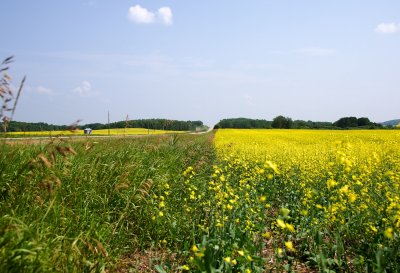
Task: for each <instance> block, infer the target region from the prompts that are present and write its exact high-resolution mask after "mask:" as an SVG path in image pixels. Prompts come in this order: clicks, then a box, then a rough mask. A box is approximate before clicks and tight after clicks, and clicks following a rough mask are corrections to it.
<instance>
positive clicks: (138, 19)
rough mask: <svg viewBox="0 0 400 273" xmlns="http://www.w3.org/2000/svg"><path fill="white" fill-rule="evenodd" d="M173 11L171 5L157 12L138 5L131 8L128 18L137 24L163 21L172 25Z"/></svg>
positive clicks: (162, 22)
mask: <svg viewBox="0 0 400 273" xmlns="http://www.w3.org/2000/svg"><path fill="white" fill-rule="evenodd" d="M172 17H173V15H172V11H171V9H170V8H169V7H161V8H159V9H158V11H157V12H152V11H149V10H147V9H146V8H143V7H141V6H140V5H136V6H133V7H130V8H129V12H128V19H129V20H130V21H132V22H134V23H137V24H153V23H157V22H158V23H161V24H164V25H167V26H168V25H172Z"/></svg>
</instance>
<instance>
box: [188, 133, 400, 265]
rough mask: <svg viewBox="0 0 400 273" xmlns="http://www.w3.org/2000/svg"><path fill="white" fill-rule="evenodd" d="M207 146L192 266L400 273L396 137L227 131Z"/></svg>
mask: <svg viewBox="0 0 400 273" xmlns="http://www.w3.org/2000/svg"><path fill="white" fill-rule="evenodd" d="M214 145H215V148H216V151H217V155H218V158H219V160H220V164H218V165H216V166H214V174H213V179H212V180H211V181H210V182H209V187H208V192H207V197H206V200H207V201H206V202H203V203H202V204H203V206H205V207H209V215H210V217H209V218H207V219H205V220H204V223H203V225H204V230H205V235H206V237H205V238H206V239H204V240H203V242H199V245H198V246H197V249H203V250H201V251H203V252H204V255H205V256H202V255H200V256H201V257H199V255H197V257H195V260H196V261H197V263H199V264H202V265H203V266H204V267H206V266H207V263H209V262H210V261H207V260H206V259H207V258H206V257H207V256H208V255H210V254H206V253H207V252H211V253H212V255H215V256H219V259H220V260H223V261H225V265H224V266H225V268H231V269H232V270H233V271H235V270H236V269H237V268H248V271H247V272H252V271H254V270H256V271H257V272H263V270H265V269H268V268H269V269H273V268H274V269H278V270H283V269H284V270H294V271H298V270H306V271H308V270H312V269H313V268H314V269H316V270H318V271H321V272H399V270H400V254H399V253H400V249H399V246H400V241H399V231H400V132H398V131H312V130H234V129H231V130H219V131H218V132H217V133H216V136H215V144H214ZM207 202H208V204H210V205H206V203H207ZM193 209H195V208H193ZM217 245H218V247H216V246H217ZM221 249H223V250H222V251H221ZM214 265H215V266H218V265H219V264H218V262H216V263H215V264H214ZM304 266H307V267H309V268H308V269H304ZM225 270H226V269H225ZM246 270H247V269H246ZM250 270H252V271H250ZM385 270H387V271H385Z"/></svg>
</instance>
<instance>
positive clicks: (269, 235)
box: [262, 231, 271, 239]
mask: <svg viewBox="0 0 400 273" xmlns="http://www.w3.org/2000/svg"><path fill="white" fill-rule="evenodd" d="M262 237H264V238H266V239H269V238H271V232H268V231H266V232H264V233H263V234H262Z"/></svg>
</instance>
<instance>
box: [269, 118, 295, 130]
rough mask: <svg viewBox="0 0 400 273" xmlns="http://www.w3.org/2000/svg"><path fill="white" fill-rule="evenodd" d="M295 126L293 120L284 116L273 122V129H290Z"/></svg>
mask: <svg viewBox="0 0 400 273" xmlns="http://www.w3.org/2000/svg"><path fill="white" fill-rule="evenodd" d="M292 126H293V121H292V119H291V118H288V117H284V116H277V117H275V118H274V119H273V120H272V128H282V129H283V128H284V129H290V128H292Z"/></svg>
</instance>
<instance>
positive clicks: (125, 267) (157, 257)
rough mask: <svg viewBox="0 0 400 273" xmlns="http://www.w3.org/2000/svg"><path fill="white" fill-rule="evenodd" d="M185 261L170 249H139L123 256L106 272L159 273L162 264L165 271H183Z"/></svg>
mask: <svg viewBox="0 0 400 273" xmlns="http://www.w3.org/2000/svg"><path fill="white" fill-rule="evenodd" d="M182 263H183V261H182V260H181V259H180V258H179V257H178V255H177V254H176V253H173V252H171V251H170V250H168V249H156V250H151V249H150V250H144V251H137V252H134V253H132V254H130V255H127V256H125V257H122V258H121V259H120V260H119V261H118V262H117V263H116V264H115V266H114V267H113V268H110V269H108V270H107V271H106V272H109V273H111V272H117V273H158V272H160V271H157V269H156V267H157V266H160V267H161V268H162V269H163V270H165V272H182V271H181V270H180V269H179V267H180V266H181V265H182Z"/></svg>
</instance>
